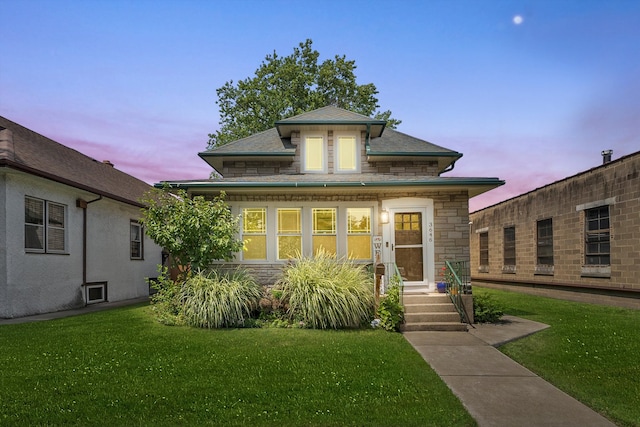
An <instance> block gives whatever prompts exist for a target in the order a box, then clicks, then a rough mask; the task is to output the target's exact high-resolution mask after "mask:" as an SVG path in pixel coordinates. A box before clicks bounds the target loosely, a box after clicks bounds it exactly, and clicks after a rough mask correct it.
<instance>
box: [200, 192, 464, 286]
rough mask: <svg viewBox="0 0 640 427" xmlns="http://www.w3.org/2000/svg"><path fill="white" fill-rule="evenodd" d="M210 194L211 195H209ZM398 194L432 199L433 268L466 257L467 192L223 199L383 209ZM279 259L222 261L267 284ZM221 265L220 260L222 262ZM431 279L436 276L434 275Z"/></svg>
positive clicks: (278, 268) (280, 264)
mask: <svg viewBox="0 0 640 427" xmlns="http://www.w3.org/2000/svg"><path fill="white" fill-rule="evenodd" d="M209 197H210V196H209ZM399 198H418V199H429V200H433V206H434V227H433V230H434V234H433V238H434V261H435V271H437V272H439V271H440V269H441V268H442V267H444V262H445V261H446V260H449V261H451V260H456V261H469V226H468V223H469V198H468V196H467V193H466V192H463V191H458V192H426V191H406V192H402V193H391V192H380V193H378V194H351V195H328V194H320V195H309V194H285V195H283V194H281V195H229V196H227V198H226V200H227V202H228V203H229V205H230V206H232V207H233V206H234V204H235V203H237V202H335V203H342V202H367V201H372V202H375V203H376V204H377V205H378V208H379V210H381V209H382V203H383V201H385V200H393V199H399ZM377 225H378V227H377V229H376V233H375V234H377V235H382V234H383V230H382V225H381V224H377ZM285 264H286V262H285V261H282V262H275V263H274V262H265V263H259V264H249V263H233V262H232V263H224V266H225V269H235V268H238V267H242V268H245V269H247V270H249V271H250V272H251V274H252V275H253V276H254V277H255V278H256V280H257V281H258V282H259V283H261V284H263V285H266V286H270V285H273V284H274V283H275V282H276V281H277V280H278V279H279V278H280V274H281V272H282V267H283V266H284V265H285ZM221 265H222V264H221ZM434 280H436V281H437V280H439V278H438V277H435V278H434Z"/></svg>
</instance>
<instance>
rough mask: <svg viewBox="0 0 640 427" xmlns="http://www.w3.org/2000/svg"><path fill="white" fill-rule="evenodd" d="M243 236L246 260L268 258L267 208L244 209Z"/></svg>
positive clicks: (244, 257)
mask: <svg viewBox="0 0 640 427" xmlns="http://www.w3.org/2000/svg"><path fill="white" fill-rule="evenodd" d="M242 236H243V239H244V253H243V259H245V260H266V259H267V209H266V208H246V209H243V210H242Z"/></svg>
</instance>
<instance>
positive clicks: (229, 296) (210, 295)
mask: <svg viewBox="0 0 640 427" xmlns="http://www.w3.org/2000/svg"><path fill="white" fill-rule="evenodd" d="M261 296H262V288H261V287H260V285H258V284H257V283H256V282H255V280H254V279H253V278H252V277H251V276H250V275H249V274H247V273H246V272H244V271H242V270H237V271H236V272H234V273H233V274H222V273H218V272H216V271H212V272H210V273H209V274H207V275H205V274H203V273H201V272H198V273H197V274H195V275H193V276H192V277H190V278H189V279H188V280H187V281H186V282H185V283H184V285H183V286H182V289H181V291H180V300H181V301H182V316H183V317H184V322H185V323H186V324H187V325H191V326H197V327H201V328H228V327H242V326H251V325H245V320H246V319H248V318H250V316H251V314H252V312H253V311H254V310H256V309H257V308H258V301H259V300H260V297H261ZM250 323H251V322H250Z"/></svg>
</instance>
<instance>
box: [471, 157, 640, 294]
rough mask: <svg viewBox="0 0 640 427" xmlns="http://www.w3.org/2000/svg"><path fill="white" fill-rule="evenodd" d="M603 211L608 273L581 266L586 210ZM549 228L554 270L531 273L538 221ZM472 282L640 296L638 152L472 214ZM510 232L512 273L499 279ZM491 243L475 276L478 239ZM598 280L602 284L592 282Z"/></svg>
mask: <svg viewBox="0 0 640 427" xmlns="http://www.w3.org/2000/svg"><path fill="white" fill-rule="evenodd" d="M601 205H608V206H609V215H610V233H611V237H610V244H611V250H610V253H611V263H610V266H608V267H607V266H604V267H596V268H590V267H589V266H585V243H584V239H585V237H584V236H585V209H588V208H592V207H597V206H601ZM547 218H551V219H552V223H553V257H554V264H553V269H552V270H550V269H546V270H545V269H541V268H539V267H537V243H536V242H537V231H536V230H537V228H536V224H537V221H540V220H544V219H547ZM471 221H472V222H473V224H472V232H471V239H470V240H471V272H472V278H473V279H474V280H487V281H494V282H496V283H499V282H504V283H507V282H514V283H529V284H536V283H539V284H550V285H557V286H558V287H562V286H565V287H583V288H594V289H606V290H616V291H631V292H640V152H639V153H635V154H632V155H629V156H626V157H623V158H621V159H618V160H616V161H614V162H611V163H608V164H607V165H603V166H600V167H596V168H593V169H590V170H588V171H586V172H583V173H580V174H578V175H575V176H572V177H569V178H566V179H564V180H561V181H557V182H555V183H552V184H549V185H547V186H545V187H542V188H540V189H538V190H535V191H532V192H529V193H526V194H523V195H521V196H518V197H516V198H513V199H510V200H507V201H505V202H502V203H499V204H497V205H495V206H492V207H489V208H486V209H483V210H480V211H477V212H474V213H472V214H471ZM509 226H515V230H516V267H515V272H506V271H504V272H503V248H504V246H503V245H504V231H503V230H504V228H505V227H509ZM480 232H487V233H488V236H489V266H488V271H486V272H480V271H479V267H480V265H479V234H480ZM595 276H601V277H595Z"/></svg>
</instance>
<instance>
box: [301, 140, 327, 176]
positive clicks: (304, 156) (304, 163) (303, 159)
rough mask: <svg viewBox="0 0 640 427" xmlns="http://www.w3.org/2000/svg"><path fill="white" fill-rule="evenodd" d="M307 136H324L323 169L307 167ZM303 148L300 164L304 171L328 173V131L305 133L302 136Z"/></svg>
mask: <svg viewBox="0 0 640 427" xmlns="http://www.w3.org/2000/svg"><path fill="white" fill-rule="evenodd" d="M307 138H322V170H309V169H307ZM301 140H302V142H301V145H302V150H301V152H300V156H301V158H300V164H301V169H302V172H304V173H327V170H328V163H329V162H328V156H329V148H328V144H327V135H326V133H303V134H302V138H301Z"/></svg>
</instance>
